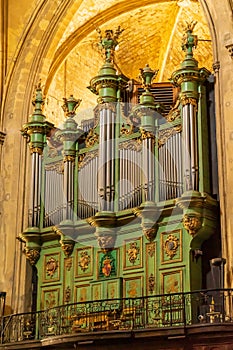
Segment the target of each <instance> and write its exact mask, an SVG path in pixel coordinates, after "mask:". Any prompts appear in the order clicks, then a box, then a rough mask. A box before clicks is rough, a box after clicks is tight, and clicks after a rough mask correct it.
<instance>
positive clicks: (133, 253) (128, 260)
mask: <svg viewBox="0 0 233 350" xmlns="http://www.w3.org/2000/svg"><path fill="white" fill-rule="evenodd" d="M140 267H142V237H140V238H138V239H135V240H132V239H130V240H125V241H124V266H123V269H124V270H131V269H137V268H140Z"/></svg>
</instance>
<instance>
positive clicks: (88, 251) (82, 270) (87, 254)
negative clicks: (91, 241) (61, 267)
mask: <svg viewBox="0 0 233 350" xmlns="http://www.w3.org/2000/svg"><path fill="white" fill-rule="evenodd" d="M92 274H93V248H92V247H86V248H78V249H76V253H75V277H86V276H92Z"/></svg>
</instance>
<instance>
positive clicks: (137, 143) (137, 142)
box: [119, 138, 142, 152]
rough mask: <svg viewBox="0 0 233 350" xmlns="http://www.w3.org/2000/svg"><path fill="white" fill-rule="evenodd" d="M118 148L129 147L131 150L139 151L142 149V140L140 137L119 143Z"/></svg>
mask: <svg viewBox="0 0 233 350" xmlns="http://www.w3.org/2000/svg"><path fill="white" fill-rule="evenodd" d="M119 149H131V150H133V151H137V152H139V151H141V149H142V140H141V139H140V138H138V139H133V140H129V141H125V142H121V143H120V144H119Z"/></svg>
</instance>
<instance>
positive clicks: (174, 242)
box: [160, 230, 183, 264]
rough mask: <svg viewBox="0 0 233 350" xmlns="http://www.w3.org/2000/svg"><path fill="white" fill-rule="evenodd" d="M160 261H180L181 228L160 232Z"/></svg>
mask: <svg viewBox="0 0 233 350" xmlns="http://www.w3.org/2000/svg"><path fill="white" fill-rule="evenodd" d="M160 242H161V249H160V251H161V263H162V264H168V263H174V262H180V261H182V253H183V252H182V230H174V231H171V232H162V233H161V239H160Z"/></svg>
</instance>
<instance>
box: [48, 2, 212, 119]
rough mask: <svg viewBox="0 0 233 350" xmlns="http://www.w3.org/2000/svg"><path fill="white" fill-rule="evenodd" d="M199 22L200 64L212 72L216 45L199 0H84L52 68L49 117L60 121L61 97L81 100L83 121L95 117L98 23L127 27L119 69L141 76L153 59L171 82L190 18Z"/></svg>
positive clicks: (102, 26) (163, 77)
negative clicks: (93, 82) (93, 86)
mask: <svg viewBox="0 0 233 350" xmlns="http://www.w3.org/2000/svg"><path fill="white" fill-rule="evenodd" d="M191 20H195V21H197V25H196V27H195V30H194V32H195V34H197V35H198V39H199V42H198V46H197V48H196V49H195V52H194V56H195V58H196V59H197V60H198V62H199V67H203V66H205V67H206V68H207V69H209V70H210V71H211V70H212V63H213V62H212V43H211V37H210V33H209V29H208V25H207V22H206V19H205V17H204V14H203V12H202V9H201V6H200V3H199V2H198V1H197V0H167V1H163V0H144V1H140V2H139V1H137V0H133V1H128V2H126V1H123V0H122V1H117V0H107V1H106V0H99V1H95V0H84V1H82V2H81V4H80V6H79V7H78V8H77V10H76V12H75V13H74V15H73V18H72V20H71V21H70V22H69V23H67V27H66V28H65V30H64V33H63V36H62V38H61V40H60V42H59V44H58V46H57V50H56V53H55V55H54V57H53V60H52V61H51V65H50V70H49V75H50V79H49V84H48V83H47V86H46V90H47V103H46V115H47V117H48V119H49V120H50V121H52V122H55V123H56V124H59V123H60V122H61V121H62V120H63V118H64V115H63V111H62V109H61V105H62V103H63V101H62V98H63V97H64V96H66V97H68V96H69V95H70V94H73V95H74V96H75V97H76V98H81V99H82V103H81V105H80V107H79V111H78V119H79V120H82V119H86V118H90V117H91V114H92V112H91V110H92V109H93V107H94V106H95V105H96V96H95V95H93V94H92V93H91V92H90V91H89V90H88V89H87V86H88V85H89V81H90V79H91V78H92V77H94V76H95V75H96V74H97V73H98V70H99V69H100V67H101V64H102V62H103V59H102V56H101V53H100V52H99V51H98V48H97V44H98V40H99V37H98V33H97V31H96V29H97V28H98V27H99V28H100V29H101V31H102V33H103V32H104V30H105V29H113V30H115V29H116V28H117V27H118V26H120V27H121V28H123V29H124V31H123V33H122V34H121V35H120V37H119V49H118V50H117V52H116V56H115V61H116V66H117V69H118V70H119V71H120V72H122V73H123V74H124V75H126V76H128V77H129V78H131V79H136V80H138V75H139V68H143V67H144V66H145V64H147V63H149V65H150V67H151V68H152V69H159V73H158V75H157V78H156V80H155V81H156V82H162V81H168V80H169V78H170V77H171V74H172V72H173V71H174V70H176V69H178V68H179V66H180V63H181V61H182V60H183V58H184V52H183V51H182V49H181V42H182V36H183V33H184V27H185V24H186V22H187V21H188V22H190V21H191Z"/></svg>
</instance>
